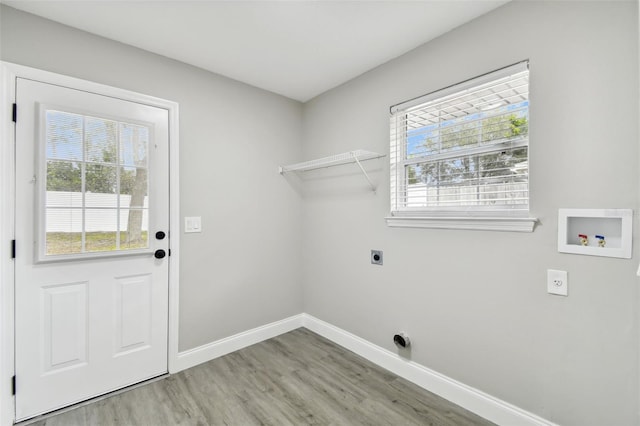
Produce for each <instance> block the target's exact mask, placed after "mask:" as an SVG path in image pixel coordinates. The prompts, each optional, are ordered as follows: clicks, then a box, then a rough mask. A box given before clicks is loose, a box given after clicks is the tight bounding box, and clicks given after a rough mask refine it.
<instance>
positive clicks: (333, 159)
mask: <svg viewBox="0 0 640 426" xmlns="http://www.w3.org/2000/svg"><path fill="white" fill-rule="evenodd" d="M385 156H386V154H380V153H377V152H371V151H364V150H362V149H359V150H356V151H350V152H345V153H342V154H336V155H331V156H329V157H323V158H318V159H315V160H309V161H303V162H302V163H296V164H289V165H287V166H280V170H279V171H280V174H283V173H286V172H306V171H309V170H315V169H322V168H325V167H333V166H340V165H343V164H351V163H357V162H358V161H366V160H374V159H376V158H382V157H385Z"/></svg>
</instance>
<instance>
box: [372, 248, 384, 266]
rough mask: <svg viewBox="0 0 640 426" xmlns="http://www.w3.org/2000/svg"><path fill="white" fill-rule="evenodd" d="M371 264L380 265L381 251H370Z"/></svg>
mask: <svg viewBox="0 0 640 426" xmlns="http://www.w3.org/2000/svg"><path fill="white" fill-rule="evenodd" d="M371 264H373V265H382V250H371Z"/></svg>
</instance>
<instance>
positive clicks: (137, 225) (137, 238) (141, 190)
mask: <svg viewBox="0 0 640 426" xmlns="http://www.w3.org/2000/svg"><path fill="white" fill-rule="evenodd" d="M146 189H147V169H144V168H137V169H136V179H135V182H134V184H133V191H131V204H130V206H132V207H142V206H143V205H144V197H145V195H146V192H147V191H146ZM142 212H143V210H142V209H135V210H134V209H133V208H132V209H130V210H129V220H128V222H127V236H128V238H127V243H129V244H132V243H140V242H142Z"/></svg>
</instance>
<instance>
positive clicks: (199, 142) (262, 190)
mask: <svg viewBox="0 0 640 426" xmlns="http://www.w3.org/2000/svg"><path fill="white" fill-rule="evenodd" d="M0 14H1V21H0V31H1V32H0V39H1V44H0V59H2V60H4V61H8V62H14V63H18V64H21V65H27V66H31V67H35V68H40V69H44V70H47V71H52V72H57V73H60V74H65V75H69V76H73V77H78V78H83V79H86V80H90V81H95V82H98V83H103V84H108V85H111V86H116V87H120V88H123V89H129V90H133V91H136V92H140V93H144V94H148V95H152V96H157V97H160V98H165V99H169V100H172V101H176V102H178V103H179V104H180V209H181V215H182V216H202V229H203V232H202V233H200V234H183V233H182V230H175V231H174V237H179V238H180V239H181V241H180V247H181V250H182V252H181V258H180V331H179V334H180V350H186V349H190V348H193V347H197V346H199V345H203V344H207V343H210V342H212V341H215V340H218V339H221V338H223V337H227V336H230V335H233V334H236V333H238V332H241V331H245V330H248V329H251V328H254V327H257V326H261V325H263V324H266V323H270V322H272V321H276V320H280V319H282V318H285V317H288V316H290V315H294V314H298V313H300V312H301V311H302V299H301V289H300V276H301V268H300V264H301V260H300V254H299V253H300V244H301V241H300V234H301V232H300V231H301V199H300V197H299V195H298V193H296V192H295V190H294V189H292V188H291V187H290V186H288V185H286V184H285V182H284V181H283V180H282V177H281V176H279V175H278V173H277V167H278V165H279V164H281V163H287V162H292V161H294V160H297V159H298V158H299V156H300V137H301V105H300V103H298V102H295V101H292V100H290V99H286V98H284V97H281V96H278V95H274V94H272V93H269V92H265V91H262V90H259V89H256V88H253V87H250V86H247V85H245V84H242V83H238V82H236V81H233V80H230V79H227V78H224V77H221V76H218V75H215V74H212V73H209V72H206V71H203V70H201V69H198V68H195V67H191V66H188V65H185V64H183V63H180V62H177V61H173V60H170V59H167V58H164V57H161V56H158V55H154V54H151V53H149V52H145V51H143V50H140V49H136V48H133V47H131V46H127V45H124V44H121V43H117V42H114V41H110V40H107V39H104V38H101V37H97V36H93V35H91V34H88V33H85V32H82V31H79V30H75V29H72V28H69V27H66V26H63V25H60V24H57V23H54V22H52V21H48V20H45V19H41V18H38V17H36V16H34V15H30V14H26V13H23V12H20V11H17V10H15V9H12V8H9V7H6V6H0ZM249 192H253V193H254V194H255V196H252V197H250V198H248V197H246V194H247V193H249Z"/></svg>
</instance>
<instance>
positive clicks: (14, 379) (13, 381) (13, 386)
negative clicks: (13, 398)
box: [11, 376, 16, 395]
mask: <svg viewBox="0 0 640 426" xmlns="http://www.w3.org/2000/svg"><path fill="white" fill-rule="evenodd" d="M15 394H16V376H13V377H12V378H11V395H15Z"/></svg>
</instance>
